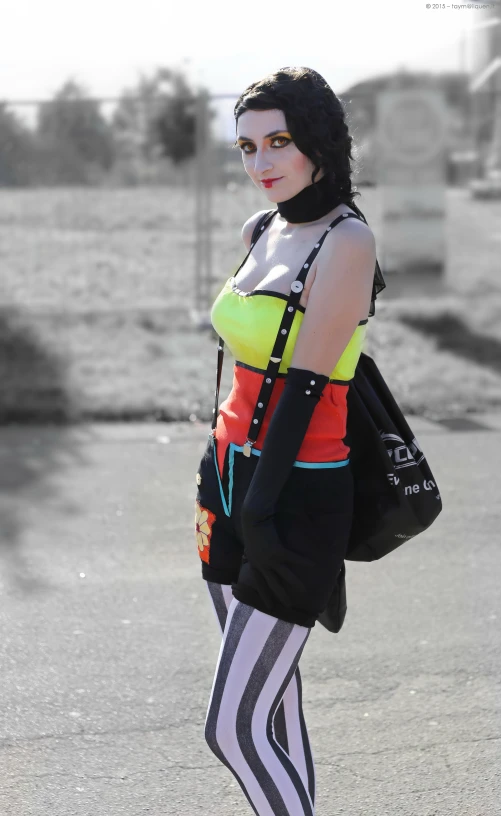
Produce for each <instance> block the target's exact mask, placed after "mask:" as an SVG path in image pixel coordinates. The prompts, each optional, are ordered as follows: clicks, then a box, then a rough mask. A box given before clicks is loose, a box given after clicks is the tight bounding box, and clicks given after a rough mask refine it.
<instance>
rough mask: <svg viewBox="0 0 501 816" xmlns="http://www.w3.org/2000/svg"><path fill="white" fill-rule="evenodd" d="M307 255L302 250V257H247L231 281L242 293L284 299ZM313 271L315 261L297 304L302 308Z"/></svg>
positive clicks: (290, 254) (296, 253)
mask: <svg viewBox="0 0 501 816" xmlns="http://www.w3.org/2000/svg"><path fill="white" fill-rule="evenodd" d="M310 250H311V247H310ZM303 254H304V258H303ZM308 254H309V252H308V248H306V247H305V251H304V252H303V253H302V252H301V251H296V252H294V253H285V254H284V253H283V252H282V253H276V252H275V253H270V254H269V255H268V256H265V254H264V253H260V254H257V255H256V256H254V257H253V256H249V257H248V258H247V260H246V261H245V263H244V264H243V266H242V267H241V268H240V270H239V271H238V273H237V275H236V278H235V279H234V280H235V282H236V286H237V287H238V289H239V290H240V291H241V292H242V293H249V292H254V291H258V292H271V293H276V294H280V295H285V296H286V297H288V296H289V294H290V291H291V284H292V283H293V282H294V281H295V280H296V278H297V277H298V275H299V273H300V271H301V269H302V266H303V263H304V262H305V260H306V258H307V257H308ZM316 271H317V264H316V261H313V263H312V264H311V267H310V268H309V269H308V273H307V275H306V280H305V282H304V288H303V291H302V293H301V299H300V301H299V305H300V306H303V307H306V304H307V302H308V296H309V293H310V290H311V286H312V284H313V281H314V280H315V275H316Z"/></svg>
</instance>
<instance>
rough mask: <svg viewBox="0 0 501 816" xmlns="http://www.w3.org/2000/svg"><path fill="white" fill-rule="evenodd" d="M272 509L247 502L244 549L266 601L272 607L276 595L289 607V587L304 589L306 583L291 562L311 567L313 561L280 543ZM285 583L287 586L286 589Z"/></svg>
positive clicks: (297, 589)
mask: <svg viewBox="0 0 501 816" xmlns="http://www.w3.org/2000/svg"><path fill="white" fill-rule="evenodd" d="M273 516H274V514H273V511H270V509H269V508H268V509H264V507H263V506H262V505H261V508H259V507H258V506H257V505H256V503H254V506H253V505H252V502H251V501H247V499H246V500H245V501H244V504H243V506H242V513H241V520H242V528H243V536H244V552H245V556H246V558H247V559H248V561H249V563H250V564H251V566H252V567H253V568H254V569H255V570H256V572H257V580H258V583H259V588H260V590H261V594H262V595H263V598H264V600H265V601H266V603H267V604H268V606H269V607H270V608H273V595H275V596H276V597H277V598H278V599H279V600H280V602H281V603H282V604H283V605H284V606H287V607H290V606H291V602H290V599H289V596H288V593H287V589H286V587H287V586H289V587H290V588H291V589H293V590H294V591H295V592H299V593H301V592H304V591H305V586H304V584H303V582H302V581H300V579H299V578H298V577H297V576H296V574H295V573H294V572H293V571H292V570H291V568H290V566H289V565H290V564H294V565H297V566H300V567H302V566H311V565H312V563H313V562H312V561H311V560H310V559H309V558H305V557H304V556H302V555H299V554H298V553H294V552H292V551H291V550H288V549H287V548H286V547H284V545H283V544H282V543H281V541H280V539H279V536H278V533H277V530H276V527H275V523H274V518H273ZM284 585H285V588H284Z"/></svg>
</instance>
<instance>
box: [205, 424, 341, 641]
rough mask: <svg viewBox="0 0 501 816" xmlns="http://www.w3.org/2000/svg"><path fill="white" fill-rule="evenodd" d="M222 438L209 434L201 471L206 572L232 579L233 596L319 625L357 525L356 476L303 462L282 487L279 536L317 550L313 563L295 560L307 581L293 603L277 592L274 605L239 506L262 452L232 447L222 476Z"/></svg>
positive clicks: (294, 546)
mask: <svg viewBox="0 0 501 816" xmlns="http://www.w3.org/2000/svg"><path fill="white" fill-rule="evenodd" d="M216 445H217V440H216V439H214V438H213V437H212V436H211V435H209V439H208V442H207V446H206V448H205V451H204V454H203V456H202V459H201V461H200V464H199V467H198V473H197V478H196V481H197V484H198V490H197V496H196V505H195V506H196V519H195V536H196V540H197V545H198V554H199V556H200V558H201V563H202V578H204V579H205V580H206V581H214V582H216V583H219V584H231V587H232V591H233V595H234V597H235V598H237V599H238V600H239V601H242V602H243V603H245V604H248V605H249V606H253V607H254V608H255V609H259V610H260V611H261V612H265V613H267V614H269V615H273V616H274V617H277V618H281V619H282V620H286V621H290V622H292V623H298V624H300V625H301V626H308V627H311V626H314V625H315V621H316V620H317V618H318V615H319V614H320V613H321V612H323V611H324V609H325V608H326V606H327V603H328V601H329V598H330V596H331V593H332V590H333V588H334V585H335V581H336V576H337V574H338V572H339V570H340V568H341V566H342V563H343V560H344V556H345V554H346V549H347V546H348V539H349V535H350V530H351V521H352V513H353V474H352V470H351V466H350V462H349V459H345V460H343V461H342V462H328V463H325V462H322V463H310V462H308V463H305V462H296V463H295V464H294V467H293V468H292V469H291V472H290V474H289V476H288V477H287V481H286V483H285V485H284V487H283V489H282V491H281V493H280V496H279V499H278V502H277V505H276V513H275V526H276V529H277V533H278V535H279V537H280V540H281V541H282V543H283V544H284V546H285V547H287V548H288V549H290V550H293V551H294V552H296V553H300V554H302V555H306V556H309V557H310V558H311V556H312V554H313V556H314V566H311V567H303V566H301V567H297V566H295V565H294V564H289V566H290V568H291V569H292V570H293V571H294V572H296V573H297V575H298V578H300V580H301V581H302V582H303V584H304V585H305V587H306V592H304V593H301V594H300V595H299V594H298V592H297V591H295V590H294V589H292V588H289V590H288V591H289V600H290V602H291V607H286V606H284V605H283V604H282V603H281V602H280V601H279V600H278V598H277V599H276V604H275V605H274V607H273V609H270V607H269V606H267V605H266V603H265V602H264V599H263V598H262V597H261V595H260V593H259V588H258V586H259V585H258V583H257V582H256V580H255V577H254V575H255V573H254V570H253V567H252V565H251V564H250V563H249V562H248V561H247V559H246V558H245V555H244V543H243V534H242V525H241V522H240V510H241V507H242V503H243V501H244V499H245V495H246V492H247V488H248V486H249V484H250V480H251V479H252V476H253V474H254V471H255V469H256V466H257V463H258V455H257V453H258V452H254V451H253V455H251V456H249V457H247V456H244V454H243V453H242V448H241V447H239V446H237V445H234V444H233V443H230V445H228V448H227V451H226V454H225V461H224V467H223V478H222V479H221V478H220V476H219V471H218V469H217V460H216Z"/></svg>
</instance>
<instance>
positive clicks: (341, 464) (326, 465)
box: [230, 442, 350, 479]
mask: <svg viewBox="0 0 501 816" xmlns="http://www.w3.org/2000/svg"><path fill="white" fill-rule="evenodd" d="M230 448H231V453H230V458H231V470H230V479H231V478H232V476H233V451H243V449H244V447H243V445H235V443H234V442H230ZM251 453H253V454H254V456H261V451H260V450H256V448H251ZM349 461H350V460H349V459H342V460H341V461H339V462H300V461H298V460H297V459H296V461H295V462H294V465H293V466H294V467H301V468H318V469H320V468H336V467H344V465H347V464H348V463H349Z"/></svg>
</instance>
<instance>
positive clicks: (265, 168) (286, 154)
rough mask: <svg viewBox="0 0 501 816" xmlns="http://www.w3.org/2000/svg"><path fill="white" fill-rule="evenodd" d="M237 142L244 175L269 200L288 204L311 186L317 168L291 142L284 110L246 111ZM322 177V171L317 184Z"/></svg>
mask: <svg viewBox="0 0 501 816" xmlns="http://www.w3.org/2000/svg"><path fill="white" fill-rule="evenodd" d="M237 142H238V145H239V147H240V150H241V151H242V159H243V163H244V168H245V172H246V173H247V174H248V175H249V176H250V177H251V179H252V181H253V182H254V184H255V185H256V187H258V188H259V189H260V190H264V193H265V195H266V197H267V199H268V200H269V201H274V202H276V203H279V202H280V201H287V200H288V199H289V198H292V197H293V196H295V195H297V193H299V192H301V190H303V189H304V187H307V186H308V185H309V184H311V174H312V172H313V170H314V167H315V165H314V164H313V162H312V161H311V160H310V159H309V158H308V157H307V156H305V155H304V153H301V151H300V150H298V148H297V147H296V145H295V144H294V142H293V141H292V136H291V134H290V133H289V131H288V130H287V123H286V121H285V114H284V112H283V111H281V110H278V109H274V110H265V111H254V110H248V111H244V113H242V114H241V115H240V116H239V117H238V120H237ZM322 175H323V172H322V170H320V171H319V172H318V173H317V175H316V176H315V181H319V180H320V178H321V177H322Z"/></svg>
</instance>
